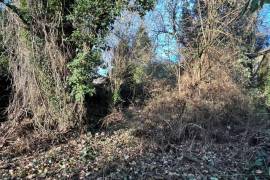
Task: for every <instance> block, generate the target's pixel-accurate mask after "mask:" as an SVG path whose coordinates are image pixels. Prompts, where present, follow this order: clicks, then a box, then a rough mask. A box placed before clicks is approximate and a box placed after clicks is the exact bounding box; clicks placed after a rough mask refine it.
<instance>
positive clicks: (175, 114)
mask: <svg viewBox="0 0 270 180" xmlns="http://www.w3.org/2000/svg"><path fill="white" fill-rule="evenodd" d="M206 64H207V63H206ZM203 69H207V71H205V73H204V76H202V77H203V78H201V79H199V78H196V77H197V76H196V74H193V73H196V72H197V71H190V72H185V73H184V74H183V75H182V77H181V90H180V92H179V91H178V89H172V90H171V91H167V92H163V93H161V94H160V95H159V96H157V97H155V98H154V99H152V100H151V101H150V102H149V103H148V105H147V106H146V108H145V109H144V115H145V118H146V119H145V120H146V122H147V123H146V124H147V125H146V126H145V127H146V128H147V129H148V130H149V131H151V132H153V133H154V136H157V137H158V139H160V140H165V141H167V140H173V141H179V140H181V139H183V138H184V137H185V136H192V137H193V136H194V135H195V136H197V137H198V138H204V137H207V136H208V135H213V134H212V133H214V132H215V131H217V130H219V129H222V130H224V131H226V130H229V129H230V128H232V127H233V126H238V125H241V126H245V125H246V124H247V123H248V122H249V121H248V120H249V119H250V117H252V116H251V114H252V110H253V108H252V105H251V102H250V98H249V97H248V96H247V95H246V94H245V92H244V89H243V87H241V85H239V83H236V82H235V81H234V79H233V78H232V75H231V74H232V72H231V68H229V67H228V66H225V65H223V64H221V63H219V62H215V63H213V62H211V63H210V66H209V67H204V68H203Z"/></svg>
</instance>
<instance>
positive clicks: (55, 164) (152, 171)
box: [0, 118, 270, 180]
mask: <svg viewBox="0 0 270 180" xmlns="http://www.w3.org/2000/svg"><path fill="white" fill-rule="evenodd" d="M137 119H139V118H137ZM142 124H143V121H140V120H136V121H134V119H133V120H132V121H131V120H123V121H122V123H118V124H117V125H114V126H111V127H110V128H107V129H106V130H102V131H99V133H96V134H94V135H91V134H90V133H89V134H82V135H80V136H78V135H75V134H72V133H71V135H69V136H67V135H64V136H59V137H55V138H54V139H52V140H51V141H46V142H38V141H37V142H35V140H33V142H35V143H33V142H31V143H29V144H28V145H27V143H26V142H27V140H26V139H27V136H25V137H24V138H25V139H23V138H22V139H17V140H16V141H14V142H13V143H9V144H7V145H6V146H4V147H2V150H1V154H0V176H1V177H0V178H1V179H12V178H15V177H16V178H23V179H24V178H27V179H33V178H48V179H59V178H60V179H213V180H214V179H255V178H257V179H268V178H269V177H270V175H269V173H270V172H269V170H270V169H269V163H270V157H269V154H270V139H269V137H270V132H269V130H268V132H267V130H262V129H260V132H259V131H256V130H259V129H258V128H254V127H253V128H252V129H249V130H248V129H247V128H239V127H237V128H231V129H228V130H227V131H226V132H227V134H226V137H225V135H224V138H222V139H221V138H219V140H218V141H217V138H216V139H215V138H213V139H210V140H196V139H195V138H194V139H187V140H184V141H183V142H181V143H178V144H170V143H162V144H160V143H157V142H155V140H154V139H152V138H151V137H148V136H147V135H145V134H144V133H143V132H142V131H143V130H142V129H141V127H142ZM255 129H256V130H255ZM268 129H269V127H268ZM220 133H222V132H220ZM61 137H65V138H61ZM67 137H69V138H67ZM220 139H221V140H220ZM226 139H227V140H226ZM39 141H40V140H39ZM19 142H20V143H19ZM38 144H39V146H38ZM40 144H41V145H40Z"/></svg>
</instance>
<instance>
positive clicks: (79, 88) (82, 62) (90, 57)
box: [68, 50, 100, 101]
mask: <svg viewBox="0 0 270 180" xmlns="http://www.w3.org/2000/svg"><path fill="white" fill-rule="evenodd" d="M99 59H100V52H99V51H97V50H96V51H93V52H81V53H78V54H77V56H76V58H75V59H73V61H72V62H71V63H69V65H68V68H69V69H70V71H71V76H70V77H69V78H68V82H69V85H70V86H71V87H72V92H71V94H72V96H74V97H75V99H76V101H83V99H84V97H85V95H87V94H89V95H90V96H92V95H93V94H94V93H95V89H94V86H93V84H92V80H93V77H94V75H95V71H94V69H95V67H96V66H97V64H98V62H99Z"/></svg>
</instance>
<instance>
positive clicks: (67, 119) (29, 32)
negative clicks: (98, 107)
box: [1, 1, 83, 132]
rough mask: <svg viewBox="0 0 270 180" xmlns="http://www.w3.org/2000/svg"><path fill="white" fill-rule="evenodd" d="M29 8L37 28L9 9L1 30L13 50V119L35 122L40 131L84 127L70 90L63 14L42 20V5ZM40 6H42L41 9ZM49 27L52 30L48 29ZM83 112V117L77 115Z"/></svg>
mask: <svg viewBox="0 0 270 180" xmlns="http://www.w3.org/2000/svg"><path fill="white" fill-rule="evenodd" d="M35 5H37V6H33V7H30V6H29V7H28V9H29V13H31V15H32V22H34V23H33V24H29V25H28V24H25V22H23V21H22V20H21V18H20V17H18V15H17V14H16V13H14V12H13V11H12V10H11V9H10V8H8V7H6V8H5V14H4V15H5V19H6V20H5V23H3V24H2V26H1V33H2V34H3V37H4V38H5V39H4V42H5V44H6V46H7V47H9V48H10V52H9V54H10V58H9V67H10V72H11V77H12V85H13V90H12V100H11V102H10V105H9V108H8V112H9V119H11V120H12V121H13V122H15V123H18V122H19V123H21V122H22V121H24V119H31V123H32V124H33V125H34V127H36V129H39V130H40V131H43V132H44V131H49V130H52V129H58V130H60V131H66V130H67V129H69V128H72V127H75V126H76V125H78V123H80V119H81V116H80V115H81V114H83V113H82V111H83V108H82V106H80V105H79V104H77V103H74V101H73V100H72V99H71V98H70V96H69V93H68V89H67V87H66V86H67V75H68V74H67V72H68V70H67V66H66V64H67V60H68V59H69V58H70V57H69V53H66V52H63V51H62V50H61V47H64V45H63V42H62V44H60V45H59V43H61V42H59V37H60V40H61V34H62V32H61V30H60V28H59V27H61V22H62V14H61V13H58V14H56V15H55V16H54V17H53V18H52V19H49V18H48V17H46V16H44V17H43V16H42V17H43V18H41V16H39V15H40V14H41V13H42V8H44V9H46V7H42V3H41V2H40V1H37V2H35ZM39 5H40V6H39ZM48 27H49V28H48ZM77 112H79V113H77Z"/></svg>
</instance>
